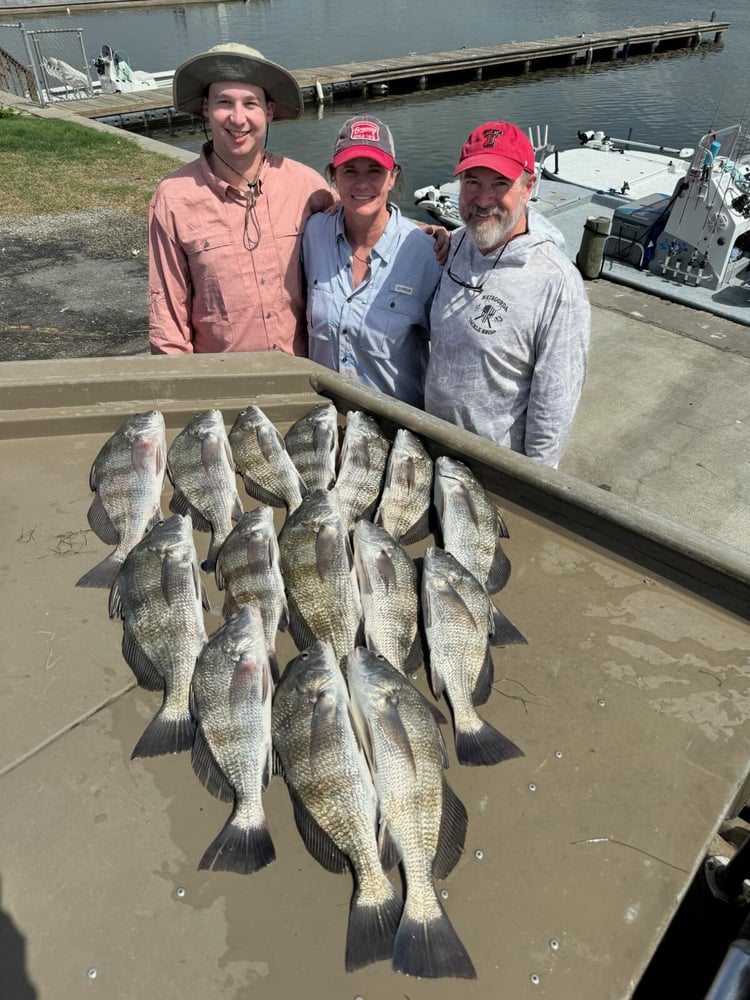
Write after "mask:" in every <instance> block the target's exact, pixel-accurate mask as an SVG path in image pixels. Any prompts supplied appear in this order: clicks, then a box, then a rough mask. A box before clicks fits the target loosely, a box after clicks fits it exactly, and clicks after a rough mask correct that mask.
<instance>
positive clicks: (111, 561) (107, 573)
mask: <svg viewBox="0 0 750 1000" xmlns="http://www.w3.org/2000/svg"><path fill="white" fill-rule="evenodd" d="M121 566H122V559H118V558H117V557H116V556H115V554H114V552H110V554H109V555H108V556H107V558H106V559H102V561H101V562H100V563H97V564H96V566H94V567H93V569H90V570H89V571H88V573H84V574H83V576H82V577H81V579H80V580H78V582H77V583H76V587H100V588H101V589H102V590H109V589H110V587H111V586H112V584H113V583H114V582H115V577H116V576H117V574H118V573H119V572H120V567H121Z"/></svg>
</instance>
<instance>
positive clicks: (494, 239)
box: [459, 205, 524, 251]
mask: <svg viewBox="0 0 750 1000" xmlns="http://www.w3.org/2000/svg"><path fill="white" fill-rule="evenodd" d="M523 208H524V206H523V205H519V206H518V208H516V209H515V210H514V211H513V212H511V213H510V214H509V215H506V217H505V219H504V220H501V219H500V217H499V215H498V214H497V213H496V212H493V213H492V215H475V214H474V213H473V212H466V213H464V212H462V211H461V210H460V209H459V214H460V215H461V218H462V219H463V221H464V222H465V223H466V228H467V229H468V230H469V235H470V236H471V238H472V240H473V241H474V244H475V246H476V248H477V249H478V250H481V251H485V250H494V249H495V247H498V246H500V244H501V243H503V242H504V241H505V240H506V239H507V238H508V236H509V235H510V232H511V230H512V229H513V228H514V227H515V225H516V223H517V222H518V220H519V219H520V218H521V212H522V211H523Z"/></svg>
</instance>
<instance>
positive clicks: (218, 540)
mask: <svg viewBox="0 0 750 1000" xmlns="http://www.w3.org/2000/svg"><path fill="white" fill-rule="evenodd" d="M167 474H168V476H169V478H170V480H171V482H172V485H173V486H174V494H173V496H172V499H171V501H170V503H169V509H170V510H173V511H174V512H175V513H176V514H189V515H190V517H191V518H192V521H193V526H194V527H195V528H196V529H197V530H198V531H210V532H211V544H210V546H209V550H208V555H207V557H206V560H205V562H204V563H203V564H202V569H204V570H206V571H207V572H209V573H212V572H213V570H214V568H215V566H216V555H217V553H218V551H219V549H220V548H221V545H222V543H223V541H224V539H225V538H226V537H227V535H228V534H229V532H230V531H231V530H232V521H233V520H234V521H236V520H237V519H238V518H239V517H240V515H241V514H242V502H241V501H240V498H239V494H238V493H237V480H236V477H235V472H234V459H233V457H232V450H231V448H230V447H229V439H228V438H227V432H226V428H225V427H224V418H223V417H222V415H221V411H220V410H204V411H203V412H202V413H197V414H196V415H195V417H194V418H193V419H192V420H191V421H190V423H189V424H188V425H187V426H186V427H185V428H184V429H183V430H181V431H180V433H179V434H178V435H177V437H176V438H175V439H174V441H173V442H172V444H171V446H170V448H169V451H168V452H167Z"/></svg>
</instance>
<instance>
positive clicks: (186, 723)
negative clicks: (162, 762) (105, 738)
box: [131, 707, 195, 760]
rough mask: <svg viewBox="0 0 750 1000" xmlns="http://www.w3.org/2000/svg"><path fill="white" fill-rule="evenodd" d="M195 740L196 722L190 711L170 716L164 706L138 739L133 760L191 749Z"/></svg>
mask: <svg viewBox="0 0 750 1000" xmlns="http://www.w3.org/2000/svg"><path fill="white" fill-rule="evenodd" d="M194 740H195V722H194V721H193V719H192V718H191V717H190V712H189V711H187V709H186V710H185V713H184V714H181V715H178V716H176V717H175V716H170V715H166V714H165V713H164V709H163V707H162V708H161V709H160V710H159V711H158V712H157V713H156V715H155V716H154V718H153V719H152V720H151V722H149V724H148V726H146V729H145V730H144V733H143V736H141V738H140V739H139V740H138V742H137V743H136V746H135V750H133V753H132V754H131V760H135V759H136V757H161V756H164V755H165V754H170V753H180V751H182V750H190V749H191V748H192V746H193V741H194Z"/></svg>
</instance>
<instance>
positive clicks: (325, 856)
mask: <svg viewBox="0 0 750 1000" xmlns="http://www.w3.org/2000/svg"><path fill="white" fill-rule="evenodd" d="M291 797H292V807H293V810H294V822H295V823H296V824H297V829H298V830H299V833H300V836H301V837H302V840H303V842H304V845H305V847H306V848H307V850H308V851H309V852H310V854H312V856H313V857H314V858H315V860H316V861H317V862H318V864H320V865H322V866H323V867H324V868H325V869H326V871H329V872H333V873H334V874H335V875H341V874H342V873H343V872H346V871H348V870H349V860H348V858H347V856H346V855H345V854H344V852H343V851H342V850H341V849H340V848H339V847H337V846H336V844H335V843H334V842H333V841H332V840H331V838H330V837H329V836H328V834H327V833H326V832H325V831H324V830H323V829H322V828H321V827H320V826H319V825H318V823H317V822H316V820H315V819H314V818H313V817H312V816H311V814H310V813H309V812H308V810H307V809H306V808H305V806H304V805H303V803H302V802H301V800H300V799H299V797H298V796H297V794H296V793H295V792H293V791H292V792H291Z"/></svg>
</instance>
